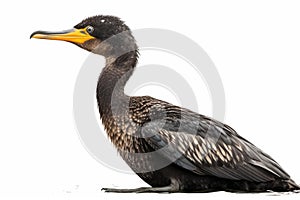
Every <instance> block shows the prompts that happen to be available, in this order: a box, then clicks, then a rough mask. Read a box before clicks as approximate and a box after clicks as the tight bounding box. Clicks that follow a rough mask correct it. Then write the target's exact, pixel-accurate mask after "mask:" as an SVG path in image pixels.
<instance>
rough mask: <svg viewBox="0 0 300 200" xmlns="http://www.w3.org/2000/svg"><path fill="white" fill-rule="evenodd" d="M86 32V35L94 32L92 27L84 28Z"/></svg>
mask: <svg viewBox="0 0 300 200" xmlns="http://www.w3.org/2000/svg"><path fill="white" fill-rule="evenodd" d="M86 31H87V32H88V33H92V32H93V31H94V27H92V26H88V27H86Z"/></svg>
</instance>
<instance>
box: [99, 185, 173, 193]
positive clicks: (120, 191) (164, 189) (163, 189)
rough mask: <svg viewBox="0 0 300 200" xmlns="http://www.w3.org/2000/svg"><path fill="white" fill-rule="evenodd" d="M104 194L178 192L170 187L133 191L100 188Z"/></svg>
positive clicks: (143, 188)
mask: <svg viewBox="0 0 300 200" xmlns="http://www.w3.org/2000/svg"><path fill="white" fill-rule="evenodd" d="M101 190H102V191H104V192H112V193H147V192H154V193H171V192H178V190H177V189H175V188H174V187H172V186H171V185H170V186H165V187H141V188H134V189H117V188H102V189H101Z"/></svg>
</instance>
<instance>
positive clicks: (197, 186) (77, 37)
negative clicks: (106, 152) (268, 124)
mask: <svg viewBox="0 0 300 200" xmlns="http://www.w3.org/2000/svg"><path fill="white" fill-rule="evenodd" d="M30 38H37V39H49V40H62V41H67V42H71V43H73V44H76V45H77V46H79V47H81V48H83V49H85V50H88V51H91V52H93V53H95V54H99V55H102V56H104V57H105V59H106V65H105V67H104V69H103V70H102V72H101V74H100V76H99V79H98V84H97V89H96V98H97V102H98V108H99V112H100V116H101V119H102V122H103V125H104V127H105V130H106V132H107V134H108V137H109V138H110V140H111V142H112V143H113V144H114V146H115V147H116V148H117V150H118V152H119V154H120V155H121V157H122V158H123V159H124V160H125V162H126V163H127V164H128V165H129V166H130V168H131V169H132V170H133V171H134V172H135V173H136V174H137V175H138V176H139V177H140V178H141V179H142V180H144V181H145V182H146V183H148V184H149V185H150V186H151V187H143V188H136V189H116V188H103V190H105V191H106V192H212V191H220V190H222V191H230V192H264V191H295V190H299V189H300V187H299V186H298V185H297V184H296V183H295V182H294V181H293V180H292V179H291V178H290V176H289V175H288V174H287V173H286V172H285V171H284V170H283V169H282V168H281V167H280V165H279V164H278V163H277V162H276V161H275V160H273V159H272V158H271V157H270V156H269V155H268V154H266V153H264V152H263V151H262V150H261V149H259V148H257V147H256V146H255V145H253V144H252V143H251V142H249V141H247V140H246V139H244V138H243V137H241V136H240V135H238V134H237V132H236V131H235V130H233V129H232V128H231V127H229V126H228V125H226V124H223V123H221V122H219V121H217V120H214V119H211V118H209V117H206V116H203V115H201V114H198V113H195V112H193V111H191V110H188V109H185V108H181V107H178V106H175V105H172V104H170V103H168V102H165V101H162V100H159V99H155V98H153V97H150V96H128V95H126V94H125V93H124V87H125V84H126V82H127V80H128V79H129V78H130V76H131V75H132V73H133V71H134V68H135V67H136V65H137V60H138V55H139V54H138V47H137V44H136V41H135V39H134V37H133V35H132V33H131V31H130V29H129V28H128V26H127V25H125V24H124V22H123V21H121V20H120V19H119V18H117V17H114V16H103V15H99V16H94V17H89V18H87V19H85V20H83V21H82V22H80V23H79V24H77V25H76V26H75V27H74V28H73V29H70V30H67V31H63V32H46V31H36V32H34V33H32V35H31V36H30Z"/></svg>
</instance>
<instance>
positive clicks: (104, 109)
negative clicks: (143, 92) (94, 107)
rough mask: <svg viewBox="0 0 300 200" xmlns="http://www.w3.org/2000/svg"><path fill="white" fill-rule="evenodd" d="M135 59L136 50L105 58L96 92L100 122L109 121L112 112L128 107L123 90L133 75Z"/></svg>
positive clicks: (136, 56) (127, 100) (127, 99)
mask: <svg viewBox="0 0 300 200" xmlns="http://www.w3.org/2000/svg"><path fill="white" fill-rule="evenodd" d="M137 58H138V51H137V50H134V51H130V52H127V53H125V54H123V55H121V56H119V57H117V58H115V57H113V56H108V57H106V66H105V67H104V69H103V70H102V72H101V74H100V77H99V79H98V84H97V92H96V93H97V94H96V95H97V102H98V108H99V112H100V115H101V118H102V120H105V118H107V119H108V118H109V119H110V118H111V117H112V115H113V114H114V112H118V111H119V110H120V109H121V108H124V107H127V106H128V103H129V96H127V95H126V94H125V92H124V88H125V84H126V82H127V81H128V79H129V78H130V76H131V75H132V73H133V70H134V68H135V66H136V63H137Z"/></svg>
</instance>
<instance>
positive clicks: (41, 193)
mask: <svg viewBox="0 0 300 200" xmlns="http://www.w3.org/2000/svg"><path fill="white" fill-rule="evenodd" d="M298 2H299V1H296V0H295V1H289V0H288V1H286V0H285V1H283V0H282V1H274V0H272V1H261V0H259V1H254V0H252V1H238V0H236V1H212V0H211V1H206V2H203V1H193V3H191V2H189V1H174V0H173V1H162V0H159V1H155V0H152V1H113V0H109V1H99V0H98V1H77V2H75V1H58V0H52V1H45V2H42V1H32V0H28V1H20V2H16V1H7V2H6V5H2V6H1V8H0V13H1V33H0V34H1V65H0V92H1V98H0V102H1V103H0V119H1V125H0V134H1V139H0V159H1V164H0V192H1V193H0V198H1V199H141V198H144V199H153V198H156V199H182V198H191V199H200V198H202V199H203V198H205V199H218V198H219V199H221V198H222V199H224V198H226V199H228V198H236V199H249V198H253V196H254V197H255V198H260V199H272V198H274V199H278V197H274V196H273V195H278V194H230V193H225V192H218V193H211V194H171V195H167V194H161V195H159V194H106V193H103V192H101V191H100V189H101V188H102V187H115V186H118V187H121V188H129V187H140V186H146V184H145V183H143V182H142V181H141V180H140V179H139V178H138V177H137V176H135V175H131V174H122V173H119V172H117V171H114V170H112V169H110V168H107V167H105V166H103V165H101V164H100V163H98V162H97V161H96V160H95V159H93V158H92V157H91V156H90V155H89V153H88V152H87V151H86V150H85V148H84V147H83V146H82V144H81V142H80V140H79V138H78V135H77V133H76V129H75V125H74V121H73V112H72V101H73V99H72V97H73V89H74V84H75V80H76V76H77V74H78V72H79V70H80V67H81V65H82V63H83V62H84V60H85V59H86V58H87V56H88V55H89V53H88V52H85V51H84V50H82V49H80V48H78V47H77V46H75V45H71V44H67V43H64V42H57V41H41V40H29V36H30V34H31V33H32V32H33V31H36V30H40V29H41V30H63V29H69V28H71V27H73V26H74V25H75V24H77V23H78V22H80V21H81V20H82V19H84V18H86V17H88V16H92V15H95V14H110V15H116V16H119V17H121V18H122V19H123V20H125V21H126V23H127V25H129V26H130V27H131V28H132V29H138V28H165V29H170V30H173V31H176V32H179V33H182V34H184V35H186V36H187V37H189V38H191V39H192V40H194V41H196V42H197V43H198V44H199V45H200V46H201V47H202V48H204V50H205V51H206V52H207V53H208V54H209V56H210V57H211V58H212V60H213V61H214V63H215V65H216V66H217V68H218V71H219V73H220V76H221V77H222V81H223V84H224V87H225V94H226V118H225V122H226V123H227V124H229V125H231V126H232V127H233V128H235V129H236V130H237V131H238V132H239V133H240V134H241V135H242V136H243V137H245V138H247V139H248V140H250V141H251V142H253V143H254V144H256V145H257V146H258V147H260V148H262V149H263V150H264V151H265V152H267V153H268V154H270V155H271V156H272V157H273V158H274V159H276V160H277V161H278V162H279V163H280V164H281V165H282V167H283V168H284V169H285V170H286V171H287V172H288V173H289V174H290V175H291V177H292V178H293V179H294V180H295V181H296V182H298V183H300V171H299V167H300V164H299V162H298V159H299V150H300V146H299V140H298V138H299V134H300V131H299V115H298V113H300V105H299V102H300V94H299V88H300V79H299V74H300V71H299V68H300V59H299V52H300V37H299V36H300V23H299V21H300V12H299V10H300V3H298ZM146 54H147V53H145V57H147V56H149V55H151V54H147V55H146ZM152 55H155V54H152ZM141 57H143V53H142V54H141ZM151 59H153V62H154V63H158V64H159V63H160V59H161V57H156V56H153V57H152V58H151ZM174 67H180V66H174ZM191 76H192V75H191ZM199 82H200V83H201V82H203V81H202V80H201V79H200V80H199ZM199 85H201V84H199ZM192 87H196V89H197V85H193V86H192ZM204 90H205V89H204ZM204 90H203V93H201V91H200V92H199V93H197V94H196V95H197V97H198V98H199V99H203V101H202V102H200V104H201V105H200V112H201V113H204V114H207V115H210V114H211V103H210V102H209V96H208V93H207V91H204ZM155 91H156V89H153V88H151V87H145V88H144V89H143V90H142V91H139V92H140V93H143V94H151V95H152V96H156V97H159V98H162V99H165V100H170V101H173V100H174V98H173V97H170V95H161V94H159V93H158V94H155ZM157 91H163V90H157ZM172 98H173V100H172ZM116 156H117V155H116ZM279 198H280V199H296V198H298V199H299V195H295V194H290V195H287V194H285V195H282V196H281V197H279Z"/></svg>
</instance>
